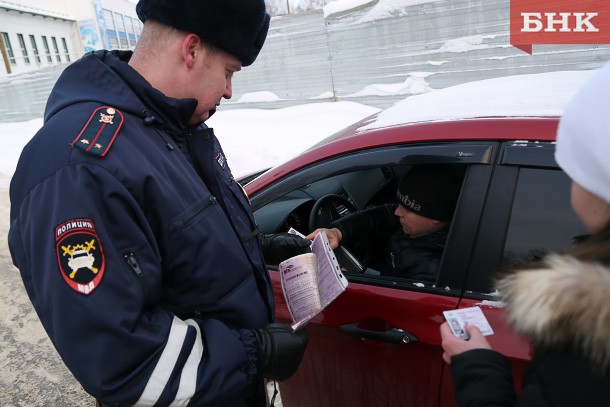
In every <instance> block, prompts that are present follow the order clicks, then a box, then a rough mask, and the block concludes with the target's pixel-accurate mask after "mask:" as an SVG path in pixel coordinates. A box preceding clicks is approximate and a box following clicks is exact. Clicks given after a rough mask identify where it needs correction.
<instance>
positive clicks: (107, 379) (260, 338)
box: [9, 0, 309, 406]
mask: <svg viewBox="0 0 610 407" xmlns="http://www.w3.org/2000/svg"><path fill="white" fill-rule="evenodd" d="M136 10H137V14H138V16H139V18H140V19H141V20H142V21H143V23H144V28H143V31H142V36H141V38H140V41H139V43H138V45H137V47H136V49H135V51H133V53H132V52H128V51H112V52H111V51H97V52H93V53H89V54H86V55H85V56H84V57H83V58H81V59H80V60H78V61H76V62H75V63H73V64H72V65H71V66H69V67H68V68H66V70H65V71H64V73H63V74H62V76H61V77H60V78H59V80H58V81H57V83H56V85H55V87H54V89H53V91H52V93H51V95H50V97H49V100H48V103H47V106H46V110H45V117H44V125H43V127H42V128H41V129H40V131H39V132H38V133H37V134H36V135H35V136H34V138H33V139H32V141H31V142H30V143H29V144H28V145H27V146H26V147H25V149H24V150H23V153H22V155H21V158H20V160H19V164H18V167H17V170H16V172H15V175H14V178H13V180H12V182H11V190H10V197H11V228H10V232H9V245H10V250H11V255H12V257H13V262H14V264H15V265H16V266H17V267H18V268H19V270H20V272H21V275H22V277H23V282H24V284H25V287H26V290H27V292H28V295H29V297H30V299H31V301H32V303H33V305H34V307H35V309H36V311H37V313H38V315H39V317H40V320H41V321H42V324H43V326H44V328H45V330H46V331H47V333H48V335H49V337H50V338H51V340H52V342H53V345H54V346H55V347H56V349H57V350H58V352H59V354H60V355H61V357H62V359H63V361H64V362H65V364H66V365H67V367H68V368H69V369H70V370H71V372H72V373H73V374H74V376H75V377H76V379H77V380H78V381H79V382H80V384H81V385H82V386H83V388H84V389H85V390H86V391H87V392H88V393H90V394H91V395H93V396H94V397H95V398H96V399H98V400H99V401H100V402H101V403H103V404H107V405H112V406H123V405H141V406H145V405H155V406H166V405H187V404H188V405H196V406H199V405H206V406H263V405H265V393H264V387H263V378H264V377H266V378H269V379H273V380H284V379H286V378H288V377H290V376H291V375H292V374H293V373H294V372H295V370H296V369H297V367H298V366H299V363H300V361H301V358H302V355H303V352H304V349H305V346H306V344H307V335H306V333H305V332H304V331H298V332H292V331H291V329H290V328H289V327H288V326H286V325H280V324H274V323H273V320H274V301H273V292H272V287H271V284H270V279H269V276H268V274H267V271H266V267H265V260H264V257H263V253H265V254H267V255H268V256H269V257H268V259H267V260H268V261H270V262H278V261H280V260H282V259H283V258H286V257H288V256H291V255H294V254H298V253H301V252H303V250H306V247H307V246H308V244H309V243H308V242H307V241H305V240H302V239H299V238H296V237H291V236H286V235H279V236H261V235H260V234H259V233H258V229H257V227H256V223H255V221H254V218H253V216H252V211H251V208H250V206H249V204H248V201H247V198H246V197H245V196H244V194H243V192H242V190H241V188H240V186H239V185H238V184H237V182H236V181H235V180H234V178H233V176H232V175H231V171H230V169H229V167H228V164H227V159H226V157H225V156H224V154H223V151H222V148H221V147H220V144H219V143H218V140H217V139H216V137H215V136H214V133H213V131H212V129H211V128H207V127H206V126H205V124H203V122H204V121H205V120H206V119H207V118H208V117H209V116H210V115H211V114H212V113H213V112H214V111H215V109H216V107H217V106H218V105H219V104H220V101H221V99H222V98H223V97H224V98H227V99H228V98H230V97H231V92H232V88H231V80H232V77H233V74H234V73H235V72H237V71H239V70H240V69H241V67H242V66H248V65H250V64H252V63H253V62H254V60H255V59H256V57H257V55H258V53H259V51H260V49H261V47H262V46H263V43H264V41H265V38H266V35H267V30H268V26H269V15H268V14H267V13H266V11H265V5H264V2H263V0H223V1H212V0H199V1H190V0H171V1H170V0H140V1H139V3H138V4H137V6H136ZM252 130H253V133H256V132H257V129H256V127H255V126H254V124H253V128H252ZM271 255H273V257H274V258H273V259H271V257H270V256H271Z"/></svg>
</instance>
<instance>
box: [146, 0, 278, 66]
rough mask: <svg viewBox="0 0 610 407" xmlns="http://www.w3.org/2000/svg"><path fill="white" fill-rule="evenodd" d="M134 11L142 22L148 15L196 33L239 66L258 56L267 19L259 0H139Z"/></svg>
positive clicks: (153, 18) (262, 3)
mask: <svg viewBox="0 0 610 407" xmlns="http://www.w3.org/2000/svg"><path fill="white" fill-rule="evenodd" d="M136 13H137V14H138V17H139V18H140V20H142V22H145V21H146V20H149V19H150V20H154V21H158V22H160V23H162V24H166V25H169V26H171V27H174V28H177V29H178V30H181V31H186V32H189V33H194V34H197V35H198V36H200V37H201V39H203V40H204V41H206V42H208V43H210V44H212V45H215V46H217V47H218V48H220V49H221V50H223V51H225V52H228V53H229V54H231V55H234V56H236V57H237V58H239V60H240V61H241V64H242V65H243V66H248V65H251V64H252V63H253V62H254V60H255V59H256V57H257V56H258V53H259V52H260V50H261V48H262V47H263V43H264V42H265V38H266V37H267V30H268V29H269V20H270V19H269V14H267V12H266V11H265V2H264V1H263V0H140V1H138V4H137V6H136Z"/></svg>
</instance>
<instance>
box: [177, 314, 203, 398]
mask: <svg viewBox="0 0 610 407" xmlns="http://www.w3.org/2000/svg"><path fill="white" fill-rule="evenodd" d="M186 323H187V324H189V325H190V326H192V327H194V328H195V330H196V331H197V339H195V343H194V345H193V350H191V354H190V355H189V358H188V360H187V361H186V365H184V369H182V374H181V375H180V387H179V388H178V393H177V394H176V399H175V400H174V402H173V403H172V404H171V407H181V406H186V405H187V404H188V402H189V401H190V400H191V398H192V397H193V394H195V389H196V388H197V372H198V370H199V362H201V357H202V355H203V340H202V339H201V330H200V329H199V324H197V323H196V322H195V321H193V320H192V319H189V320H187V321H186Z"/></svg>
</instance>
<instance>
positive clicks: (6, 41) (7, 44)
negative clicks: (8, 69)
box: [2, 33, 17, 65]
mask: <svg viewBox="0 0 610 407" xmlns="http://www.w3.org/2000/svg"><path fill="white" fill-rule="evenodd" d="M2 40H3V41H4V49H5V50H6V54H7V56H8V61H9V62H10V63H11V65H15V64H16V63H17V61H16V60H15V53H14V52H13V46H12V45H11V39H10V38H9V37H8V33H2Z"/></svg>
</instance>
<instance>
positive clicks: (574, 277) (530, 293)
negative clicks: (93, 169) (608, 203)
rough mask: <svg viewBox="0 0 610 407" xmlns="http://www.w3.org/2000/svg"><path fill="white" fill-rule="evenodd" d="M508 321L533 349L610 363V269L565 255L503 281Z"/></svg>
mask: <svg viewBox="0 0 610 407" xmlns="http://www.w3.org/2000/svg"><path fill="white" fill-rule="evenodd" d="M498 288H499V290H500V292H501V293H502V295H503V296H504V298H505V301H506V303H507V312H508V318H509V320H510V322H511V323H512V324H513V326H514V327H515V328H516V330H517V331H518V332H520V333H522V334H524V335H525V336H527V337H529V338H531V339H532V341H533V343H534V344H535V345H541V346H549V347H570V348H572V349H576V351H577V352H579V353H581V354H582V355H583V356H585V357H587V358H588V359H590V360H591V361H592V362H593V364H594V365H596V366H598V367H601V368H606V367H608V366H609V365H610V269H608V268H607V267H605V266H602V265H600V264H596V263H590V262H583V261H581V260H578V259H575V258H574V257H571V256H566V255H550V256H548V257H547V258H546V259H545V261H544V262H543V263H542V264H541V266H540V267H539V268H536V269H531V270H522V271H519V272H517V273H514V274H512V275H509V276H506V277H504V278H503V279H502V280H500V282H499V284H498Z"/></svg>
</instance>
